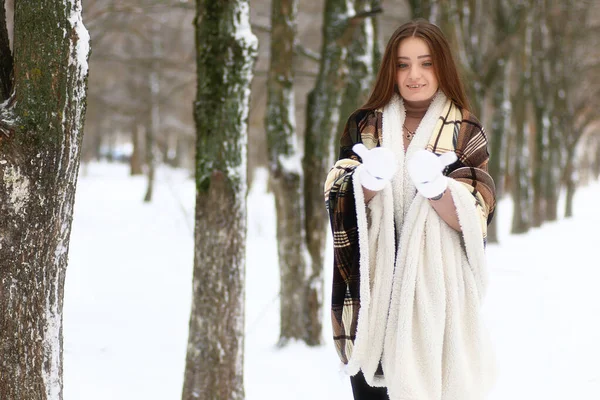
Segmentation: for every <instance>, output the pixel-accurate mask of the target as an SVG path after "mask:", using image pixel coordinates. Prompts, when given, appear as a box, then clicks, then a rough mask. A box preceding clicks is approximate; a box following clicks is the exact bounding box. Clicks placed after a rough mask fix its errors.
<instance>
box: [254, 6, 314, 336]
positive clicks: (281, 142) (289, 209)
mask: <svg viewBox="0 0 600 400" xmlns="http://www.w3.org/2000/svg"><path fill="white" fill-rule="evenodd" d="M297 6H298V4H297V0H273V2H272V5H271V51H270V55H271V59H270V65H269V75H268V79H267V112H266V115H265V126H266V130H267V145H268V149H269V172H270V180H271V181H270V183H271V189H272V190H273V193H274V195H275V204H276V212H277V252H278V256H279V270H280V283H281V285H280V287H281V289H280V297H279V299H280V316H281V323H280V333H279V345H280V346H284V345H285V344H286V343H287V342H288V341H289V340H290V339H298V340H303V341H305V342H307V343H310V342H311V341H312V339H311V337H310V335H309V329H308V328H309V323H310V321H311V319H314V317H315V316H312V317H311V316H310V315H309V313H310V312H311V311H312V312H314V311H315V310H310V308H309V307H308V302H307V295H308V293H309V290H310V287H309V286H308V283H309V281H308V277H309V274H308V273H307V269H308V264H309V258H308V250H307V248H306V239H305V238H306V235H305V230H304V198H303V197H302V185H303V174H302V166H301V165H300V157H301V154H300V148H299V147H298V138H297V134H296V119H295V104H294V74H293V68H292V66H293V62H294V48H295V43H296V13H297Z"/></svg>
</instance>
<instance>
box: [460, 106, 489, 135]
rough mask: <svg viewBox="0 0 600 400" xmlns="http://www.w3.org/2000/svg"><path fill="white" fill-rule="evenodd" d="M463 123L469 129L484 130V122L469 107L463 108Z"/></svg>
mask: <svg viewBox="0 0 600 400" xmlns="http://www.w3.org/2000/svg"><path fill="white" fill-rule="evenodd" d="M461 113H462V123H463V124H464V125H465V128H466V129H467V130H472V131H475V132H477V131H484V128H483V124H482V123H481V121H479V118H477V117H476V116H475V114H473V113H472V112H471V111H469V110H467V109H464V108H463V109H461Z"/></svg>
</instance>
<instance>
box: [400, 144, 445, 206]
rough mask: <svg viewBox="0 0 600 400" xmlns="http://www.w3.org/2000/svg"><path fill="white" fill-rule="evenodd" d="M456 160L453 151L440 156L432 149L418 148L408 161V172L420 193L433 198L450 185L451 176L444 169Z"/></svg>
mask: <svg viewBox="0 0 600 400" xmlns="http://www.w3.org/2000/svg"><path fill="white" fill-rule="evenodd" d="M456 160H457V157H456V154H455V153H454V152H453V151H450V152H447V153H444V154H442V155H441V156H439V157H438V156H437V155H435V154H434V153H432V152H430V151H427V150H418V151H417V152H415V154H414V155H413V156H412V157H411V159H410V160H409V161H408V166H407V167H408V174H409V175H410V179H412V181H413V183H414V184H415V186H416V188H417V190H418V191H419V193H420V194H421V195H423V197H426V198H428V199H431V198H433V197H437V196H439V195H440V194H442V193H444V190H446V188H447V187H448V179H449V178H448V177H446V176H444V175H443V174H442V171H443V170H444V168H446V167H447V166H448V165H450V164H452V163H454V162H455V161H456Z"/></svg>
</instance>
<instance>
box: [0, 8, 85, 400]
mask: <svg viewBox="0 0 600 400" xmlns="http://www.w3.org/2000/svg"><path fill="white" fill-rule="evenodd" d="M88 39H89V38H88V35H87V31H86V30H85V28H84V27H83V23H82V20H81V2H80V1H76V0H73V1H59V2H57V1H51V0H39V1H19V2H16V10H15V43H16V45H15V49H14V67H15V68H14V87H12V88H11V90H10V92H11V99H12V100H11V101H9V102H5V103H3V104H2V106H1V107H2V108H1V110H0V114H1V115H2V118H1V121H0V123H1V124H2V126H3V132H4V133H0V371H1V373H0V399H7V400H8V399H10V400H38V399H43V400H46V399H53V400H55V399H61V398H62V368H63V363H62V350H63V348H62V310H63V293H64V280H65V272H66V268H67V253H68V249H69V235H70V232H71V220H72V217H73V201H74V196H75V185H76V182H77V172H78V169H79V156H80V145H81V139H82V133H83V121H84V114H85V95H86V89H87V88H86V86H87V56H88V53H89V47H88V43H89V41H88ZM6 56H7V54H6V53H5V52H4V51H3V53H2V57H6ZM3 64H4V63H3ZM4 65H5V64H4ZM5 82H6V81H4V82H3V83H5Z"/></svg>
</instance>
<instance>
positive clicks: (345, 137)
mask: <svg viewBox="0 0 600 400" xmlns="http://www.w3.org/2000/svg"><path fill="white" fill-rule="evenodd" d="M382 114H383V113H382V110H373V111H368V110H358V111H356V112H355V113H353V114H352V115H351V116H350V118H349V119H348V122H347V123H346V127H345V129H344V132H343V133H342V137H341V140H340V152H339V158H338V161H337V162H336V163H335V165H334V167H333V168H332V169H331V170H330V171H329V174H328V175H327V179H326V182H325V188H324V194H325V204H326V207H327V210H328V212H329V220H330V224H331V230H332V232H333V247H334V249H333V257H334V268H333V287H332V296H331V319H332V324H333V335H334V342H335V344H336V349H337V351H338V355H339V356H340V359H341V360H342V362H343V363H344V364H346V363H347V362H348V360H349V359H350V356H351V352H352V347H353V343H354V340H355V338H356V327H357V322H358V312H359V310H360V269H359V260H360V250H359V246H358V223H357V219H356V203H355V199H354V189H353V184H352V175H353V173H354V170H355V169H356V166H357V165H359V162H360V158H359V157H358V156H357V155H356V154H355V153H354V152H353V151H352V146H353V145H354V144H356V143H359V142H362V143H364V144H365V146H366V147H367V148H373V147H375V146H376V145H379V144H380V139H381V134H382ZM449 128H451V129H449ZM427 149H428V150H430V151H432V152H434V153H436V154H442V153H445V152H447V151H455V152H456V154H457V156H458V160H457V161H456V162H455V163H454V164H452V165H450V166H448V168H447V169H446V170H445V171H444V173H445V174H446V175H447V176H449V177H451V178H453V179H455V180H457V181H459V182H461V183H462V184H464V185H465V186H466V187H467V188H469V191H470V192H471V193H472V194H473V197H474V201H475V202H476V205H477V208H478V210H479V211H480V214H481V220H482V229H483V232H484V238H485V233H486V231H487V224H489V223H490V222H491V220H492V217H493V212H494V207H495V187H494V182H493V180H492V178H491V177H490V175H489V174H488V173H487V163H488V158H489V154H488V151H487V137H486V134H485V131H484V129H483V127H482V126H481V124H480V123H479V121H478V120H477V118H475V117H474V116H473V115H472V114H471V113H469V112H468V111H466V110H461V109H459V108H458V107H457V106H456V105H454V103H451V102H448V106H447V107H446V108H445V109H444V112H443V113H442V115H440V118H439V120H438V122H437V124H436V127H435V129H434V131H433V132H432V136H431V139H430V141H429V145H428V146H427Z"/></svg>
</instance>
